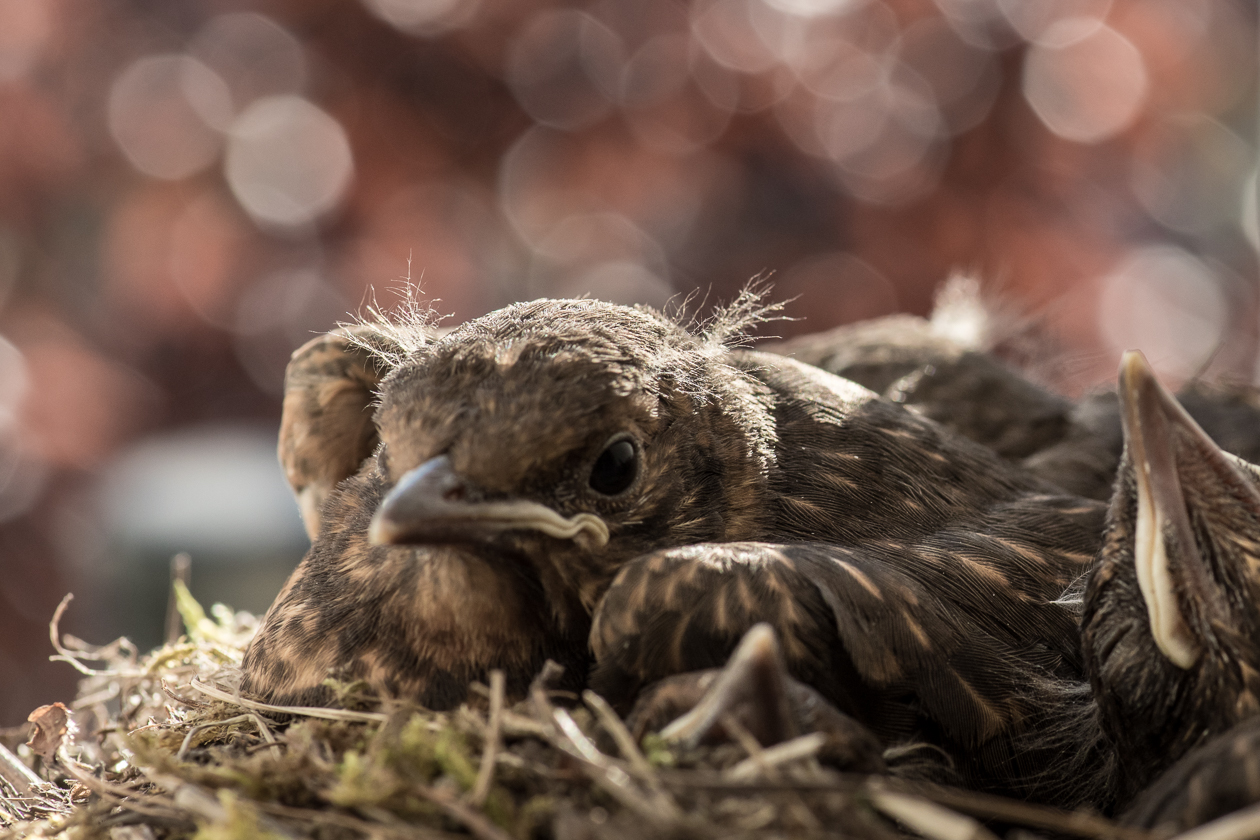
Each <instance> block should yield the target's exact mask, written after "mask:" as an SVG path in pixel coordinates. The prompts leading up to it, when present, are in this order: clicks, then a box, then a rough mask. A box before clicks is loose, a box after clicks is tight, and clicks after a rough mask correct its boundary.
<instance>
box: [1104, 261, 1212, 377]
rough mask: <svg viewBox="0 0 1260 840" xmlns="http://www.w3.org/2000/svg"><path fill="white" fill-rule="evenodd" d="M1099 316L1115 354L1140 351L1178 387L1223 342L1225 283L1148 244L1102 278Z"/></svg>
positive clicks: (1199, 266) (1205, 269)
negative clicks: (1134, 350)
mask: <svg viewBox="0 0 1260 840" xmlns="http://www.w3.org/2000/svg"><path fill="white" fill-rule="evenodd" d="M1099 314H1100V320H1099V325H1100V327H1101V330H1102V334H1103V336H1104V337H1105V338H1106V340H1107V341H1108V342H1109V343H1110V345H1111V349H1112V351H1113V353H1114V354H1117V355H1118V354H1120V353H1123V352H1124V351H1125V350H1132V349H1135V348H1137V349H1141V350H1142V351H1143V352H1144V353H1145V354H1146V355H1147V357H1148V359H1149V360H1150V362H1151V364H1152V365H1153V366H1154V367H1155V369H1156V370H1157V371H1158V372H1159V373H1160V374H1161V375H1163V376H1167V377H1170V378H1171V379H1173V380H1174V381H1177V382H1180V381H1184V380H1186V379H1188V378H1190V377H1191V376H1192V375H1193V374H1194V373H1196V372H1197V371H1198V370H1200V369H1201V368H1202V366H1203V364H1204V363H1205V362H1206V361H1207V360H1208V357H1209V356H1210V355H1211V354H1212V353H1213V352H1214V351H1215V350H1217V349H1218V348H1219V346H1220V344H1221V342H1223V341H1224V340H1225V335H1226V333H1225V328H1226V327H1227V326H1228V316H1229V309H1228V302H1227V300H1226V297H1225V293H1224V290H1223V289H1222V287H1221V278H1219V277H1217V276H1216V275H1215V274H1214V273H1213V271H1212V270H1211V269H1210V268H1209V267H1208V266H1207V265H1205V264H1204V263H1203V262H1202V261H1201V260H1198V259H1196V258H1195V257H1194V256H1193V255H1192V254H1189V253H1187V252H1186V251H1184V250H1182V249H1181V248H1177V247H1175V246H1172V245H1150V246H1146V247H1142V248H1137V249H1134V251H1133V252H1132V253H1131V254H1129V255H1128V256H1127V257H1126V258H1125V259H1124V261H1123V262H1121V264H1120V265H1119V266H1117V267H1116V269H1115V270H1114V271H1113V272H1111V273H1110V274H1109V275H1107V277H1105V278H1104V279H1103V281H1102V298H1101V300H1100V302H1099Z"/></svg>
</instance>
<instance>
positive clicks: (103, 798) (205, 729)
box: [0, 581, 1146, 840]
mask: <svg viewBox="0 0 1260 840" xmlns="http://www.w3.org/2000/svg"><path fill="white" fill-rule="evenodd" d="M67 603H68V599H67V602H63V603H62V606H61V607H60V608H59V609H58V611H57V614H56V615H55V616H54V618H53V621H52V625H51V635H52V641H53V645H54V646H55V647H56V649H57V658H60V659H62V660H64V661H66V662H67V663H68V664H69V665H70V666H73V667H75V668H76V669H78V670H79V671H80V672H81V673H82V674H83V675H84V678H83V680H82V682H81V685H80V690H79V696H78V698H77V699H76V700H75V701H74V702H73V703H72V704H71V706H70V707H69V708H67V707H66V706H64V705H62V704H54V705H52V706H45V707H42V708H40V709H38V710H36V711H35V712H34V713H32V715H31V723H32V726H31V728H30V740H29V741H27V742H26V743H24V744H17V743H14V742H10V743H9V744H7V745H6V744H3V743H0V838H7V837H58V838H76V840H77V838H95V837H102V838H110V840H150V839H152V840H156V838H166V837H194V836H195V837H196V838H199V840H211V839H212V838H213V840H220V838H224V839H226V838H277V837H280V838H284V837H313V838H330V839H331V838H357V837H372V838H395V837H398V838H439V837H455V836H468V835H472V836H474V837H477V838H482V839H483V840H490V838H494V839H495V840H500V839H501V838H533V837H540V838H544V837H557V838H586V837H601V838H602V837H609V838H640V837H643V838H648V837H651V838H658V837H697V838H705V837H750V838H751V837H845V838H854V837H859V838H894V837H904V836H907V834H910V835H915V834H917V835H920V836H923V837H927V838H930V840H983V838H986V837H988V838H991V837H993V836H994V834H993V832H998V833H1004V832H1006V831H1007V830H1009V829H1012V828H1015V829H1017V830H1023V829H1028V828H1031V829H1034V830H1041V831H1045V832H1051V833H1055V834H1058V835H1068V836H1078V837H1112V838H1132V840H1137V838H1139V837H1145V836H1146V835H1145V833H1144V832H1138V831H1134V830H1131V829H1124V828H1121V827H1119V826H1117V825H1115V824H1114V823H1112V822H1110V821H1108V820H1104V819H1102V818H1100V817H1097V816H1094V815H1091V814H1085V813H1066V812H1062V811H1056V810H1053V809H1048V808H1043V807H1039V806H1031V805H1028V804H1026V803H1021V802H1015V801H1011V800H1004V799H999V798H996V797H992V796H987V795H983V794H977V793H974V792H969V791H963V790H958V789H953V788H948V787H942V786H937V785H929V784H923V783H912V782H907V781H906V780H904V779H895V778H890V777H867V776H855V775H845V774H841V773H837V772H835V771H833V770H831V769H828V768H826V767H823V766H821V765H820V764H819V763H818V761H817V760H816V758H815V755H816V752H817V750H818V748H819V746H820V745H821V738H820V736H816V735H806V736H804V737H801V738H798V739H795V740H793V741H789V742H787V743H784V744H780V745H777V746H774V747H770V748H765V749H763V748H762V747H760V746H759V745H758V744H757V743H756V742H755V741H753V740H752V739H751V737H750V736H745V737H739V735H740V733H739V732H738V730H737V732H736V735H737V737H736V738H735V739H734V742H732V743H726V744H723V745H721V746H717V747H711V748H701V749H699V750H695V751H679V750H676V749H672V748H670V747H669V746H668V745H666V744H665V743H663V742H661V741H660V740H659V739H656V740H653V739H652V738H651V737H649V738H648V739H647V740H645V741H644V742H643V743H642V744H638V743H636V742H635V741H634V739H633V738H632V737H631V735H630V734H629V732H628V730H627V728H626V726H625V724H624V723H623V722H622V720H621V719H620V718H619V717H618V716H617V714H616V713H615V712H614V711H613V710H612V709H611V708H610V707H609V706H608V704H607V703H605V702H604V701H603V700H602V699H601V698H600V697H598V696H597V695H595V694H592V693H591V692H589V691H588V692H585V693H583V694H582V695H581V696H577V695H574V694H571V693H565V692H559V691H553V690H551V689H549V687H548V686H549V680H550V679H551V678H552V677H553V676H554V675H553V674H552V673H551V672H550V671H548V670H544V672H543V673H542V674H540V675H539V677H538V679H537V680H535V682H534V684H533V686H532V688H531V690H530V693H529V697H528V698H526V699H525V700H523V701H521V702H518V703H515V704H512V705H509V704H507V703H505V698H504V684H503V680H502V679H501V675H499V674H494V675H492V678H491V679H490V685H479V684H475V685H474V686H473V690H472V692H471V693H470V699H469V701H468V702H467V703H465V704H464V705H462V706H460V707H459V708H458V709H456V710H454V711H447V712H434V711H429V710H425V709H421V708H418V707H415V706H414V705H407V704H404V703H399V702H383V701H381V700H379V699H376V698H374V697H372V696H370V695H369V693H368V692H367V691H366V690H365V686H362V685H347V684H335V685H334V688H335V691H336V694H337V700H338V702H337V704H336V705H337V708H292V707H276V706H268V705H264V704H260V703H255V702H252V701H249V700H248V699H245V698H242V697H241V696H240V695H239V693H238V692H237V691H236V690H235V685H236V677H237V676H238V674H237V672H236V670H235V669H236V666H239V664H240V661H241V656H242V653H243V651H244V648H245V645H246V644H247V643H248V641H249V639H250V637H251V636H252V634H253V632H254V629H255V626H256V622H255V619H254V617H253V616H251V615H249V614H246V613H234V612H233V611H231V610H230V609H228V608H226V607H224V606H222V605H215V607H214V608H213V609H212V610H211V614H210V615H209V616H207V614H206V613H205V612H204V611H203V609H202V607H201V606H200V605H199V604H198V603H197V602H196V601H195V600H194V599H193V598H192V597H191V595H189V593H188V591H187V589H186V588H184V587H183V586H182V584H180V583H179V582H178V581H177V582H176V603H177V604H178V608H179V612H180V614H181V615H182V618H183V623H184V627H185V630H186V632H185V634H184V635H183V636H181V637H180V638H179V639H178V640H177V641H174V642H172V643H169V644H166V645H164V646H163V647H161V648H158V649H157V650H154V651H152V652H151V653H148V654H143V655H142V654H141V653H140V652H139V651H137V650H136V649H135V647H134V646H133V645H131V644H130V643H129V642H128V641H127V640H125V639H122V640H119V641H117V642H114V643H113V644H110V645H106V646H104V647H96V646H92V645H88V644H86V643H84V642H82V641H80V640H77V639H74V638H72V637H69V636H62V635H61V634H60V633H59V631H58V629H57V623H58V620H59V618H60V615H61V613H62V612H63V611H64V609H65V607H66V604H67Z"/></svg>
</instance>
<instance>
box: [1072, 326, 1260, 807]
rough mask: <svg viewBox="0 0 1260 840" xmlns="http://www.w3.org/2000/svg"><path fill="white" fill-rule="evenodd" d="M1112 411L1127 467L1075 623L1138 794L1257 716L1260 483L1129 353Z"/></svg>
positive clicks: (1117, 486) (1259, 686)
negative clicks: (1204, 743)
mask: <svg viewBox="0 0 1260 840" xmlns="http://www.w3.org/2000/svg"><path fill="white" fill-rule="evenodd" d="M1120 400H1121V417H1122V422H1123V427H1124V438H1125V446H1124V455H1123V457H1122V459H1121V464H1120V470H1119V473H1118V475H1117V479H1116V484H1115V489H1114V492H1113V496H1112V501H1111V507H1110V510H1109V512H1108V519H1107V532H1106V535H1105V539H1104V543H1103V547H1102V549H1101V552H1100V555H1099V560H1098V564H1097V566H1096V568H1095V571H1094V573H1093V576H1092V579H1091V580H1090V583H1089V585H1088V587H1087V590H1086V594H1085V605H1084V614H1083V617H1082V621H1083V641H1084V646H1085V657H1086V663H1087V667H1088V668H1089V670H1090V677H1091V681H1092V682H1093V685H1094V691H1095V694H1096V696H1097V698H1098V703H1099V707H1100V711H1101V714H1102V722H1103V726H1104V728H1105V729H1106V730H1107V731H1108V734H1109V735H1110V736H1111V738H1112V739H1113V740H1114V741H1115V742H1116V743H1117V746H1118V747H1119V748H1120V754H1121V755H1122V756H1123V757H1124V758H1125V759H1126V760H1127V761H1131V762H1132V765H1133V767H1134V768H1139V767H1140V768H1141V770H1140V771H1131V772H1133V773H1138V774H1146V775H1144V776H1143V778H1142V779H1137V778H1135V779H1133V781H1132V783H1133V784H1134V785H1137V784H1139V783H1140V782H1141V781H1145V779H1146V778H1147V777H1149V775H1153V774H1154V773H1155V772H1156V771H1158V770H1159V769H1161V768H1162V767H1165V766H1167V765H1168V764H1169V763H1171V762H1172V761H1173V760H1175V759H1176V758H1177V757H1178V756H1180V755H1181V754H1183V753H1184V752H1185V751H1186V750H1187V749H1189V748H1191V747H1193V746H1194V745H1195V743H1197V742H1198V741H1200V740H1202V739H1203V738H1204V737H1207V736H1209V735H1211V734H1213V733H1216V732H1220V731H1223V730H1224V729H1225V728H1227V727H1229V726H1232V725H1233V724H1234V723H1236V722H1238V721H1239V720H1241V719H1243V718H1246V717H1250V716H1252V715H1255V714H1256V713H1257V712H1260V489H1258V488H1260V474H1258V473H1257V472H1256V470H1255V468H1254V467H1252V466H1251V465H1250V464H1248V463H1246V462H1245V461H1242V460H1240V459H1238V458H1235V457H1234V456H1232V455H1228V454H1226V453H1225V452H1223V451H1222V450H1221V449H1220V447H1218V446H1217V445H1216V444H1215V443H1214V442H1213V441H1212V440H1211V438H1209V437H1208V436H1207V434H1206V433H1205V432H1204V431H1203V430H1202V429H1201V428H1200V427H1199V426H1198V424H1196V423H1195V421H1194V420H1193V419H1192V418H1191V417H1190V415H1189V414H1188V413H1186V411H1185V410H1184V409H1183V408H1182V406H1181V405H1180V404H1179V403H1178V402H1177V400H1176V399H1174V398H1173V397H1172V395H1170V394H1169V393H1168V392H1167V391H1166V390H1164V388H1163V387H1162V386H1161V385H1160V384H1159V382H1158V381H1157V380H1156V379H1155V376H1154V374H1153V373H1152V371H1151V369H1150V367H1149V366H1148V365H1147V363H1146V360H1145V359H1144V358H1143V356H1142V355H1141V353H1138V352H1136V351H1132V352H1129V353H1127V354H1125V357H1124V360H1123V362H1122V364H1121V368H1120Z"/></svg>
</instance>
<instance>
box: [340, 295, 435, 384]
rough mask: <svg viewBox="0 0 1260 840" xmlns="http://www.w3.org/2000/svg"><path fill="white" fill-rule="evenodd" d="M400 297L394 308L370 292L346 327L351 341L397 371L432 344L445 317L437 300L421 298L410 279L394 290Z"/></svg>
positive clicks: (344, 325)
mask: <svg viewBox="0 0 1260 840" xmlns="http://www.w3.org/2000/svg"><path fill="white" fill-rule="evenodd" d="M394 292H395V294H396V295H397V296H398V297H399V298H400V300H399V303H398V304H397V305H396V306H394V307H393V308H392V309H389V310H387V309H385V308H384V307H382V306H381V305H380V303H378V302H377V299H376V292H375V290H373V289H369V290H368V292H367V297H368V302H367V303H366V304H365V305H364V306H363V307H362V309H361V311H360V313H359V314H358V315H356V316H354V320H353V321H352V322H351V323H348V324H342V325H341V326H343V327H346V328H347V332H348V333H349V335H350V339H351V341H353V342H354V343H355V344H356V345H358V346H359V347H362V348H363V349H365V350H368V351H369V352H371V353H373V354H374V355H376V356H377V357H379V358H381V359H382V360H384V361H385V363H386V364H387V365H389V367H390V368H396V367H398V366H399V365H400V364H402V363H403V362H404V361H405V360H406V359H407V358H408V357H410V356H412V355H414V354H415V353H416V352H417V351H419V350H420V349H421V348H423V347H425V346H427V345H428V344H430V343H431V342H432V341H433V339H434V338H435V337H437V335H438V332H439V330H438V326H437V325H438V323H439V322H440V321H441V320H442V319H443V318H444V317H446V316H444V315H440V314H438V311H437V310H436V309H435V308H434V306H433V304H434V303H436V302H437V301H436V300H433V301H429V300H424V299H422V297H421V292H420V284H419V283H412V282H411V280H410V278H407V280H406V281H405V282H404V283H403V284H402V285H401V286H400V287H398V288H396V289H394Z"/></svg>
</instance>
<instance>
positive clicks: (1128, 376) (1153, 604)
mask: <svg viewBox="0 0 1260 840" xmlns="http://www.w3.org/2000/svg"><path fill="white" fill-rule="evenodd" d="M1120 399H1121V403H1122V414H1121V420H1122V423H1123V427H1124V438H1125V446H1126V447H1127V449H1128V452H1129V458H1130V464H1131V467H1132V469H1133V473H1134V479H1135V481H1136V484H1137V497H1138V498H1137V523H1136V526H1135V545H1134V562H1135V565H1136V567H1137V579H1138V588H1139V589H1140V590H1141V592H1142V597H1143V598H1144V599H1145V601H1146V609H1147V618H1148V621H1149V624H1150V629H1151V635H1152V637H1153V638H1154V639H1155V644H1156V645H1157V646H1158V647H1159V649H1160V651H1161V652H1162V653H1163V654H1164V656H1165V657H1167V659H1168V660H1169V661H1170V662H1172V663H1173V664H1174V665H1176V666H1178V667H1180V668H1189V667H1190V666H1192V665H1193V664H1194V663H1195V662H1196V661H1197V660H1198V658H1199V649H1200V645H1199V643H1198V641H1197V640H1196V637H1195V635H1194V633H1193V632H1192V630H1191V629H1190V624H1189V622H1188V621H1187V617H1186V616H1185V615H1184V614H1183V612H1182V609H1181V606H1180V603H1179V601H1178V598H1177V590H1178V589H1181V590H1183V591H1185V593H1186V595H1187V596H1188V597H1187V600H1190V601H1193V602H1194V603H1197V604H1203V605H1204V606H1205V608H1206V607H1208V606H1209V605H1211V604H1214V603H1215V602H1216V601H1217V600H1218V599H1217V598H1216V597H1215V593H1214V587H1213V586H1212V583H1211V576H1210V575H1211V573H1210V571H1209V570H1208V568H1207V566H1206V565H1205V562H1204V559H1203V557H1202V555H1201V554H1200V550H1199V547H1198V545H1197V542H1196V540H1195V534H1194V530H1193V529H1192V528H1191V526H1190V516H1189V513H1188V511H1187V498H1186V493H1185V489H1186V488H1185V487H1183V479H1186V480H1193V479H1192V478H1191V477H1189V476H1187V475H1186V474H1185V473H1184V471H1183V470H1181V469H1179V467H1178V462H1179V461H1180V462H1181V463H1183V464H1186V463H1189V462H1190V461H1191V460H1192V459H1193V460H1196V461H1198V463H1200V464H1202V465H1204V466H1207V467H1208V468H1209V469H1210V470H1211V472H1212V473H1213V474H1214V475H1217V476H1221V477H1222V479H1223V480H1224V481H1226V482H1228V483H1229V484H1230V485H1233V486H1235V487H1238V486H1241V487H1246V486H1247V485H1248V481H1247V480H1246V479H1245V478H1243V476H1242V474H1241V473H1240V472H1239V470H1238V468H1237V467H1236V466H1234V464H1233V463H1232V462H1231V460H1230V458H1229V456H1227V455H1226V454H1225V453H1224V452H1223V451H1222V450H1221V449H1220V447H1218V446H1217V445H1216V444H1215V443H1214V442H1213V441H1212V439H1211V438H1210V437H1208V436H1207V433H1206V432H1204V431H1203V429H1201V428H1200V427H1199V424H1198V423H1196V422H1195V421H1194V419H1193V418H1192V417H1191V416H1190V415H1189V414H1188V413H1187V412H1186V410H1185V409H1184V408H1182V406H1181V404H1180V403H1178V402H1177V400H1176V399H1175V398H1174V397H1173V396H1172V395H1171V394H1170V393H1168V391H1166V390H1165V389H1164V388H1163V386H1161V385H1160V384H1159V382H1158V381H1157V380H1156V379H1155V374H1154V373H1153V372H1152V371H1151V368H1150V366H1149V365H1148V364H1147V362H1146V358H1145V357H1144V356H1143V355H1142V354H1141V353H1140V352H1139V351H1137V350H1130V351H1129V352H1127V353H1125V354H1124V358H1123V360H1122V361H1121V363H1120ZM1198 472H1199V471H1198V470H1196V474H1197V473H1198ZM1252 495H1254V491H1253V493H1252ZM1170 559H1172V560H1173V562H1172V563H1170Z"/></svg>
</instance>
